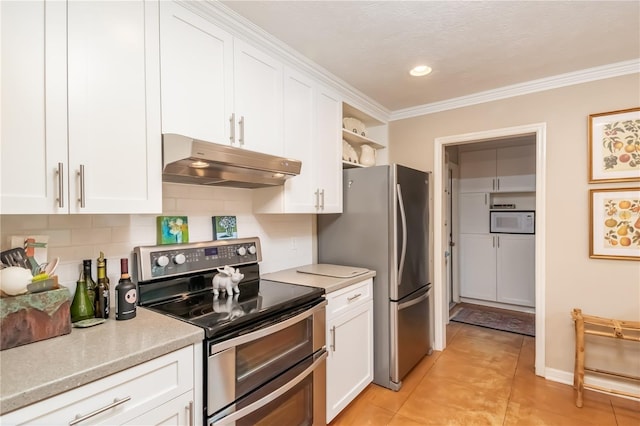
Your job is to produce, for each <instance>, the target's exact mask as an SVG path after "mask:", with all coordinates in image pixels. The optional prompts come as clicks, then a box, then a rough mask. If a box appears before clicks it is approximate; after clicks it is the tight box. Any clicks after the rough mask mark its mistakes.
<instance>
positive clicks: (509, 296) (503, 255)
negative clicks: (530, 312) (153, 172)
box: [460, 234, 535, 307]
mask: <svg viewBox="0 0 640 426" xmlns="http://www.w3.org/2000/svg"><path fill="white" fill-rule="evenodd" d="M460 265H461V266H460V296H462V297H467V298H472V299H478V300H486V301H492V302H500V303H508V304H511V305H520V306H527V307H534V306H535V236H534V235H515V234H513V235H512V234H460Z"/></svg>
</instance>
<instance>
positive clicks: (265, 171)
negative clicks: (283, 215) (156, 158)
mask: <svg viewBox="0 0 640 426" xmlns="http://www.w3.org/2000/svg"><path fill="white" fill-rule="evenodd" d="M162 162H163V170H162V180H163V181H165V182H175V183H189V184H196V185H218V186H229V187H234V188H263V187H268V186H276V185H283V184H284V182H285V180H286V179H288V178H290V177H293V176H296V175H298V174H299V173H300V169H301V167H302V163H301V162H300V161H298V160H292V159H289V158H282V157H276V156H273V155H268V154H262V153H259V152H254V151H248V150H246V149H242V148H236V147H232V146H227V145H220V144H216V143H212V142H206V141H201V140H197V139H193V138H190V137H187V136H182V135H176V134H173V133H166V134H163V135H162Z"/></svg>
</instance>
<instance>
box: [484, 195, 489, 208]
mask: <svg viewBox="0 0 640 426" xmlns="http://www.w3.org/2000/svg"><path fill="white" fill-rule="evenodd" d="M487 198H488V195H487V194H484V205H485V206H486V205H487Z"/></svg>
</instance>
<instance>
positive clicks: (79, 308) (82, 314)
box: [70, 272, 93, 322]
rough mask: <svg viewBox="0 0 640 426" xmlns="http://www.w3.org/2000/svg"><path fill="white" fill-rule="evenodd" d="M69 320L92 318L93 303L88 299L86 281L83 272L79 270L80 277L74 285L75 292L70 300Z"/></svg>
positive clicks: (76, 320)
mask: <svg viewBox="0 0 640 426" xmlns="http://www.w3.org/2000/svg"><path fill="white" fill-rule="evenodd" d="M70 310H71V322H78V321H82V320H86V319H90V318H93V304H92V303H91V300H90V299H89V292H88V291H87V282H86V280H85V276H84V272H80V278H78V283H77V285H76V292H75V295H74V296H73V302H71V309H70Z"/></svg>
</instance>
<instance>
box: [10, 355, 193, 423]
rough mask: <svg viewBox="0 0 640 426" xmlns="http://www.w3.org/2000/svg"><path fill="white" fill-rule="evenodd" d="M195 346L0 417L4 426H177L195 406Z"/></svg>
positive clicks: (189, 419) (188, 419) (190, 419)
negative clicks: (160, 425) (132, 425)
mask: <svg viewBox="0 0 640 426" xmlns="http://www.w3.org/2000/svg"><path fill="white" fill-rule="evenodd" d="M194 359H196V358H195V355H194V346H187V347H185V348H183V349H180V350H177V351H175V352H172V353H169V354H167V355H164V356H161V357H159V358H156V359H153V360H151V361H147V362H145V363H143V364H140V365H137V366H135V367H132V368H130V369H128V370H124V371H121V372H119V373H116V374H113V375H111V376H108V377H105V378H103V379H100V380H97V381H95V382H93V383H90V384H87V385H84V386H81V387H78V388H76V389H72V390H70V391H67V392H64V393H62V394H59V395H56V396H54V397H51V398H49V399H46V400H44V401H40V402H37V403H35V404H32V405H29V406H27V407H25V408H21V409H18V410H16V411H12V412H10V413H7V414H4V415H3V416H2V417H0V423H2V424H3V425H23V424H25V425H26V424H31V425H53V424H73V423H72V422H74V421H78V420H79V419H80V418H83V417H84V418H85V420H83V421H79V422H78V423H77V424H79V425H82V424H104V425H121V424H145V425H151V424H168V423H167V422H169V423H173V424H180V425H187V424H189V425H193V424H195V419H196V418H198V417H199V418H200V420H201V417H202V416H200V415H199V414H198V413H197V412H196V410H197V409H196V406H195V404H194V401H195V400H194V398H195V394H194V381H195V377H194V367H195V366H194Z"/></svg>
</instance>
